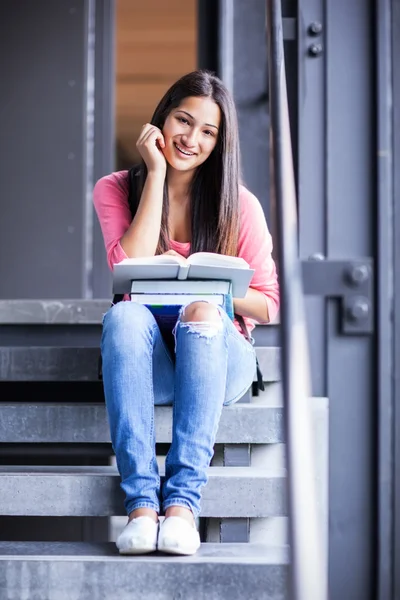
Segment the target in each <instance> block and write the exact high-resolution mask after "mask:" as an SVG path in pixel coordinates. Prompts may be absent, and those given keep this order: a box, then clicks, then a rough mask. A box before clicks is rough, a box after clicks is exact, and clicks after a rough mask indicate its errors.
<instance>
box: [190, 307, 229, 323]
mask: <svg viewBox="0 0 400 600" xmlns="http://www.w3.org/2000/svg"><path fill="white" fill-rule="evenodd" d="M189 321H191V322H193V323H201V322H203V321H211V322H220V321H221V315H220V312H219V309H218V307H217V306H215V304H211V303H209V302H192V303H191V304H188V306H186V307H185V309H184V311H183V312H182V315H181V322H183V323H187V322H189Z"/></svg>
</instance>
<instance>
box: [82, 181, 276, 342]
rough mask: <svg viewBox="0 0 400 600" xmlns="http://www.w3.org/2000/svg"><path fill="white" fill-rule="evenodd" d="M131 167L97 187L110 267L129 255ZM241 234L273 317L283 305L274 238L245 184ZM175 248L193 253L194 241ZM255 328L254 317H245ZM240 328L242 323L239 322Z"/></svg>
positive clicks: (173, 245) (242, 246) (243, 249)
mask: <svg viewBox="0 0 400 600" xmlns="http://www.w3.org/2000/svg"><path fill="white" fill-rule="evenodd" d="M127 176H128V171H117V172H115V173H111V174H110V175H106V176H105V177H102V178H101V179H99V180H98V181H97V183H96V185H95V187H94V191H93V202H94V207H95V209H96V213H97V216H98V219H99V222H100V227H101V230H102V233H103V238H104V244H105V248H106V253H107V261H108V265H109V267H110V269H111V270H112V269H113V265H114V263H117V262H120V261H121V260H122V259H124V258H127V255H126V254H125V252H124V250H123V249H122V246H121V244H120V240H121V238H122V236H123V235H124V233H125V232H126V230H127V229H128V227H129V225H130V224H131V221H132V216H131V212H130V209H129V204H128V178H127ZM239 201H240V211H241V215H240V217H241V220H240V234H239V247H238V256H241V257H242V258H244V260H245V261H246V262H248V263H249V265H250V267H251V268H252V269H254V270H255V271H254V275H253V279H252V281H251V284H250V286H251V287H252V288H254V289H255V290H258V291H260V292H261V293H262V294H263V295H264V298H265V302H266V303H267V306H268V314H269V318H270V321H273V320H274V319H275V317H276V315H277V312H278V309H279V285H278V278H277V274H276V268H275V263H274V260H273V258H272V256H271V252H272V238H271V234H270V233H269V231H268V227H267V223H266V221H265V216H264V212H263V209H262V207H261V204H260V202H259V201H258V200H257V198H256V197H255V196H254V195H253V194H252V193H251V192H249V190H248V189H246V188H245V187H244V186H242V185H241V186H240V190H239ZM170 247H171V249H172V250H175V251H176V252H179V254H181V255H182V256H185V257H187V256H189V254H190V243H189V242H186V243H181V242H176V241H174V240H171V246H170ZM245 321H246V325H247V327H248V329H249V331H251V330H252V329H253V328H254V325H255V323H254V321H253V320H252V319H248V318H246V317H245ZM235 325H236V327H237V329H238V330H239V331H240V326H239V324H238V323H236V322H235Z"/></svg>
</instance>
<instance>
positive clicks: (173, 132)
mask: <svg viewBox="0 0 400 600" xmlns="http://www.w3.org/2000/svg"><path fill="white" fill-rule="evenodd" d="M220 123H221V111H220V108H219V106H218V104H216V103H215V102H214V100H212V99H211V98H208V97H203V96H188V97H187V98H184V99H183V100H182V102H181V103H180V105H179V106H178V107H177V108H174V109H173V110H172V111H171V112H170V113H169V115H168V117H167V119H166V121H165V124H164V127H163V129H162V132H163V135H164V140H165V148H164V149H163V153H164V156H165V158H166V160H167V162H168V164H169V166H170V167H172V168H173V169H176V170H177V171H190V170H193V169H196V168H197V167H198V166H199V165H201V164H202V163H203V162H204V161H206V160H207V158H208V157H209V156H210V154H211V152H212V151H213V150H214V148H215V146H216V144H217V140H218V134H219V127H220Z"/></svg>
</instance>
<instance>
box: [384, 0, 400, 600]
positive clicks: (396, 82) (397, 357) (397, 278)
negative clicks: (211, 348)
mask: <svg viewBox="0 0 400 600" xmlns="http://www.w3.org/2000/svg"><path fill="white" fill-rule="evenodd" d="M386 4H387V2H386ZM391 9H392V10H391V15H390V17H391V18H390V21H391V24H392V31H391V32H390V33H391V35H390V39H391V42H392V51H391V56H390V58H391V61H392V73H391V81H392V86H393V87H392V110H393V112H392V119H393V120H392V132H391V133H392V151H393V162H392V169H393V178H392V184H393V189H392V195H393V201H394V202H393V226H394V231H393V238H394V239H393V275H394V306H393V319H392V320H391V327H392V328H393V329H392V331H393V336H394V357H393V369H392V372H391V379H390V380H391V382H392V385H393V397H392V398H393V404H392V406H389V407H388V408H387V412H389V414H390V417H391V418H392V419H393V421H394V430H393V435H394V439H393V440H392V441H393V446H392V447H394V462H392V461H390V464H389V465H387V467H386V469H387V468H388V467H389V466H391V467H393V469H392V471H391V473H388V472H387V470H382V473H381V480H382V484H381V490H382V495H383V492H384V491H385V487H384V486H385V483H386V482H385V479H384V476H385V475H387V477H388V479H389V482H391V481H393V487H394V494H393V497H392V498H389V500H391V504H390V508H391V511H390V512H389V514H388V516H387V518H388V522H387V523H386V522H385V520H384V512H383V511H384V509H385V505H384V504H383V502H382V520H381V527H382V534H381V535H382V541H381V546H382V558H385V556H386V555H387V552H388V551H389V550H392V551H393V561H392V563H393V564H392V572H393V592H392V597H393V598H398V597H399V596H400V510H399V508H398V507H399V506H400V471H399V466H400V410H399V408H398V407H399V398H400V213H399V210H398V206H396V199H397V203H398V202H399V199H400V170H399V165H400V64H399V53H400V2H399V0H392V2H391ZM387 11H389V8H387ZM396 167H397V168H396ZM382 375H384V374H382ZM382 384H383V385H384V382H382ZM382 408H383V407H382ZM384 414H385V413H383V415H384ZM387 421H388V419H387ZM384 425H385V423H384V421H383V420H381V435H382V436H384V435H385V429H384ZM389 457H390V455H389ZM381 460H382V461H384V460H385V456H384V454H383V453H382V457H381ZM390 476H391V477H392V479H390ZM387 504H389V502H387ZM389 519H390V520H389ZM389 527H392V531H393V537H394V539H393V540H390V538H389V535H388V530H389ZM385 533H386V536H385V537H383V534H385ZM385 541H386V547H387V548H388V550H387V551H386V554H384V550H385V545H384V542H385ZM390 541H393V545H392V547H391V548H389V542H390ZM385 571H386V569H385V564H382V572H383V573H385ZM383 599H384V596H383V595H382V596H381V597H380V600H383Z"/></svg>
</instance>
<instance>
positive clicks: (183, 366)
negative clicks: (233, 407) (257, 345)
mask: <svg viewBox="0 0 400 600" xmlns="http://www.w3.org/2000/svg"><path fill="white" fill-rule="evenodd" d="M220 312H221V321H219V322H211V321H207V322H200V323H192V322H187V323H186V322H181V320H180V318H179V319H178V321H177V324H176V326H175V329H174V335H175V355H173V353H172V354H171V352H170V351H169V350H168V349H167V346H166V344H165V342H164V339H163V337H162V335H161V333H160V330H159V327H158V325H157V323H156V321H155V319H154V317H153V315H152V314H151V312H150V311H149V310H148V309H147V308H146V307H145V306H142V305H140V304H136V303H135V302H129V301H124V302H119V303H118V304H116V305H115V306H113V307H112V308H110V309H109V311H108V312H107V313H106V315H105V316H104V319H103V334H102V339H101V353H102V361H103V385H104V393H105V399H106V406H107V412H108V420H109V425H110V431H111V440H112V445H113V449H114V452H115V455H116V460H117V466H118V470H119V473H120V475H121V487H122V489H123V491H124V492H125V508H126V511H127V513H128V514H129V513H130V512H132V511H133V510H135V509H137V508H142V507H147V508H152V509H153V510H155V511H156V512H158V513H159V512H160V506H162V509H163V511H164V512H165V511H166V509H167V508H168V507H169V506H173V505H180V506H184V507H186V508H189V509H190V510H191V511H192V512H193V514H194V516H195V517H197V516H198V514H199V512H200V499H201V488H202V487H203V486H204V485H205V484H206V482H207V469H208V467H209V465H210V462H211V458H212V456H213V446H214V442H215V437H216V433H217V429H218V424H219V419H220V416H221V411H222V407H223V405H229V404H232V403H233V402H236V401H237V400H239V399H240V398H241V397H242V396H243V394H244V393H245V392H246V391H247V390H248V389H249V387H250V386H251V384H252V381H253V378H254V374H255V370H256V363H255V360H256V358H255V350H254V348H253V346H252V345H251V344H250V343H249V342H248V341H247V340H246V339H245V338H244V337H243V336H242V335H241V334H240V333H239V332H238V331H237V329H236V328H235V326H234V324H233V322H232V321H231V320H230V318H229V317H228V316H227V315H226V313H225V312H224V311H223V310H222V309H221V311H220ZM171 404H172V405H173V425H172V443H171V447H170V450H169V452H168V455H167V457H166V467H165V480H164V483H163V486H162V493H161V491H160V477H159V473H158V466H157V462H156V453H155V442H156V440H155V434H154V405H171Z"/></svg>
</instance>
